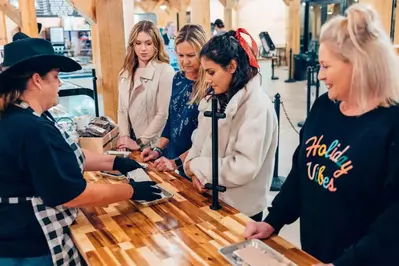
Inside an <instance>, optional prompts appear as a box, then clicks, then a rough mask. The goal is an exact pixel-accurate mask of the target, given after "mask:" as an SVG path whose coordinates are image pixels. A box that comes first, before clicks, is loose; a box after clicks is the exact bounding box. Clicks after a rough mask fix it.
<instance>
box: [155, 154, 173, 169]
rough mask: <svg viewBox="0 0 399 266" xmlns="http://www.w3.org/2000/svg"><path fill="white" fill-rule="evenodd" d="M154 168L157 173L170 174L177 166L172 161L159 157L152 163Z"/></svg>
mask: <svg viewBox="0 0 399 266" xmlns="http://www.w3.org/2000/svg"><path fill="white" fill-rule="evenodd" d="M154 167H155V169H157V170H158V171H162V172H170V171H174V170H176V169H177V165H176V163H175V161H174V160H169V159H167V158H165V157H161V158H159V159H157V160H156V161H155V162H154Z"/></svg>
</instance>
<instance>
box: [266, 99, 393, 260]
mask: <svg viewBox="0 0 399 266" xmlns="http://www.w3.org/2000/svg"><path fill="white" fill-rule="evenodd" d="M282 145H283V144H282ZM272 206H273V207H272V208H270V209H269V210H270V212H269V215H268V217H267V218H266V221H267V222H268V223H270V224H271V225H272V226H273V227H275V228H276V230H279V229H280V228H281V226H283V225H284V224H289V223H292V222H294V221H295V220H296V219H298V218H300V223H301V225H300V231H301V243H302V248H303V249H304V250H305V251H307V252H309V253H310V254H311V255H313V256H315V257H316V258H318V259H320V260H321V261H323V262H325V263H331V262H332V263H333V264H334V265H335V266H342V265H393V264H395V263H397V261H398V260H399V258H398V255H399V253H398V247H399V245H398V244H399V229H398V228H399V227H398V226H399V106H391V107H389V108H377V109H375V110H372V111H370V112H367V113H365V114H363V115H361V116H359V117H349V116H345V115H343V114H342V113H341V111H340V109H339V104H337V103H334V102H333V101H331V100H329V99H328V97H327V95H326V94H324V95H322V96H320V97H319V98H318V99H317V100H316V102H315V103H314V105H313V107H312V111H311V113H310V115H309V116H308V117H307V119H306V123H305V125H304V127H303V128H302V131H301V136H300V145H299V146H298V148H297V150H296V151H295V154H294V156H293V165H292V170H291V172H290V174H289V175H288V177H287V180H286V181H285V183H284V185H283V187H282V189H281V191H280V193H279V194H278V195H277V196H276V198H275V199H274V201H273V203H272ZM395 257H396V258H395ZM393 262H395V263H393ZM392 263H393V264H392Z"/></svg>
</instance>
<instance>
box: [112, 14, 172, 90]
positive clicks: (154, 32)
mask: <svg viewBox="0 0 399 266" xmlns="http://www.w3.org/2000/svg"><path fill="white" fill-rule="evenodd" d="M140 32H145V33H147V34H148V35H149V36H150V37H151V39H152V43H153V45H154V50H155V54H154V57H153V58H152V59H155V60H157V61H158V62H163V63H169V56H168V54H167V53H166V51H165V45H164V43H163V39H162V37H161V34H160V32H159V30H158V29H157V27H155V25H154V23H152V22H151V21H145V20H143V21H140V22H138V23H136V24H135V25H134V26H133V28H132V30H131V31H130V35H129V45H128V47H127V53H126V56H125V61H124V63H123V67H122V69H121V72H120V73H121V74H122V73H124V72H128V76H129V78H130V81H131V84H132V85H133V81H134V72H135V71H136V69H137V68H138V65H139V61H138V57H137V55H136V53H135V52H134V46H135V43H136V40H137V36H138V35H139V33H140Z"/></svg>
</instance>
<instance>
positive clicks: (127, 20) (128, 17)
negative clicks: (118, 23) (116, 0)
mask: <svg viewBox="0 0 399 266" xmlns="http://www.w3.org/2000/svg"><path fill="white" fill-rule="evenodd" d="M123 21H124V27H125V46H126V47H127V45H128V43H129V35H130V31H131V30H132V28H133V25H134V1H133V0H123Z"/></svg>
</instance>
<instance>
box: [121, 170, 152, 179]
mask: <svg viewBox="0 0 399 266" xmlns="http://www.w3.org/2000/svg"><path fill="white" fill-rule="evenodd" d="M127 177H128V178H130V179H133V180H134V181H136V182H142V181H152V180H151V178H150V177H149V176H148V175H147V173H146V172H145V171H144V170H143V169H140V168H138V169H136V170H133V171H131V172H129V173H127Z"/></svg>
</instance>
